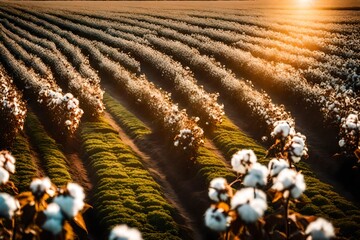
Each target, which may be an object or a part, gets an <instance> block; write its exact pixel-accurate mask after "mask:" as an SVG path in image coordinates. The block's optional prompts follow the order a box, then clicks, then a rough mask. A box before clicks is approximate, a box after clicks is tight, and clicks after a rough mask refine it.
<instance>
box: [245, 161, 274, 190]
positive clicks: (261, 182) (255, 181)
mask: <svg viewBox="0 0 360 240" xmlns="http://www.w3.org/2000/svg"><path fill="white" fill-rule="evenodd" d="M268 175H269V170H268V169H267V167H265V166H263V165H261V164H260V163H254V164H253V165H252V166H251V168H250V170H249V172H248V174H247V175H246V176H245V178H244V182H243V184H244V186H245V187H259V186H265V185H266V184H267V178H268Z"/></svg>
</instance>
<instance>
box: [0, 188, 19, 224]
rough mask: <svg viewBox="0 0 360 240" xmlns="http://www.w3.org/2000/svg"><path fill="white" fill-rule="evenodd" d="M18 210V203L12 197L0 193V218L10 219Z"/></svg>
mask: <svg viewBox="0 0 360 240" xmlns="http://www.w3.org/2000/svg"><path fill="white" fill-rule="evenodd" d="M19 208H20V206H19V202H18V201H17V200H16V199H15V198H14V197H13V196H11V195H9V194H7V193H0V217H4V218H7V219H11V218H12V217H13V216H14V214H15V211H16V210H18V209H19Z"/></svg>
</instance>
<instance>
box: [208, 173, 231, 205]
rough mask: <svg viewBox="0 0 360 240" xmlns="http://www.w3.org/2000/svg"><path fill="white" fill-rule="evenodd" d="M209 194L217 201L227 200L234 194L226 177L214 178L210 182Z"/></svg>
mask: <svg viewBox="0 0 360 240" xmlns="http://www.w3.org/2000/svg"><path fill="white" fill-rule="evenodd" d="M208 195H209V198H210V199H211V200H213V201H215V202H220V201H224V202H226V201H227V200H228V199H229V198H230V196H231V195H232V190H231V188H230V187H229V185H228V183H227V181H226V179H225V178H214V179H213V180H211V182H210V187H209V192H208Z"/></svg>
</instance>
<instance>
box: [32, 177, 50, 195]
mask: <svg viewBox="0 0 360 240" xmlns="http://www.w3.org/2000/svg"><path fill="white" fill-rule="evenodd" d="M51 186H52V184H51V181H50V178H48V177H45V178H36V179H34V180H33V181H32V182H31V183H30V190H31V192H32V193H33V195H34V196H38V197H41V196H43V195H44V194H45V193H48V194H49V195H50V196H53V195H54V194H55V192H54V191H53V190H52V189H51Z"/></svg>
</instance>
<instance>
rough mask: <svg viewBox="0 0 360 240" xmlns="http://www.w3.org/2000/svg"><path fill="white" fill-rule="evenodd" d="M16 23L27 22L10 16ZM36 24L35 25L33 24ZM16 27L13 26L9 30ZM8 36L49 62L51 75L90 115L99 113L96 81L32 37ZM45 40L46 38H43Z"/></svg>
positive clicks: (57, 52) (99, 89)
mask: <svg viewBox="0 0 360 240" xmlns="http://www.w3.org/2000/svg"><path fill="white" fill-rule="evenodd" d="M9 20H12V21H14V22H16V23H19V24H21V23H23V24H24V25H25V24H27V23H26V22H25V23H24V22H21V21H22V20H21V19H18V18H11V17H10V16H9ZM35 26H36V25H35ZM14 28H16V27H15V26H13V27H12V28H11V30H13V29H14ZM8 34H9V36H10V37H11V38H12V39H14V40H15V41H16V42H17V43H18V44H19V45H21V46H22V47H23V48H25V49H26V50H27V51H29V52H31V53H33V54H34V55H37V56H38V57H40V58H41V59H42V60H43V61H44V62H46V63H47V64H49V66H50V67H51V69H52V70H53V75H54V76H55V77H56V78H57V79H61V80H59V81H58V82H59V84H61V85H62V86H64V87H66V88H67V89H69V90H70V91H72V92H74V94H76V95H77V96H78V97H79V99H80V100H81V102H82V104H83V106H82V107H83V108H84V110H85V111H86V112H87V113H88V114H90V115H99V114H101V113H102V112H103V110H104V105H103V102H102V99H103V91H102V90H101V88H100V85H99V84H98V83H96V84H92V83H91V81H88V79H85V78H84V77H82V76H81V74H80V73H79V72H78V71H76V70H75V68H74V67H73V66H72V65H71V64H70V63H69V62H68V60H67V59H66V58H65V57H64V56H63V55H62V54H61V53H60V52H59V51H50V50H49V49H46V48H43V47H41V46H40V45H38V44H36V43H34V42H32V41H31V39H32V37H31V35H29V37H28V39H29V40H27V39H22V38H20V37H19V36H18V35H16V34H11V33H9V32H8ZM43 42H46V40H43Z"/></svg>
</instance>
